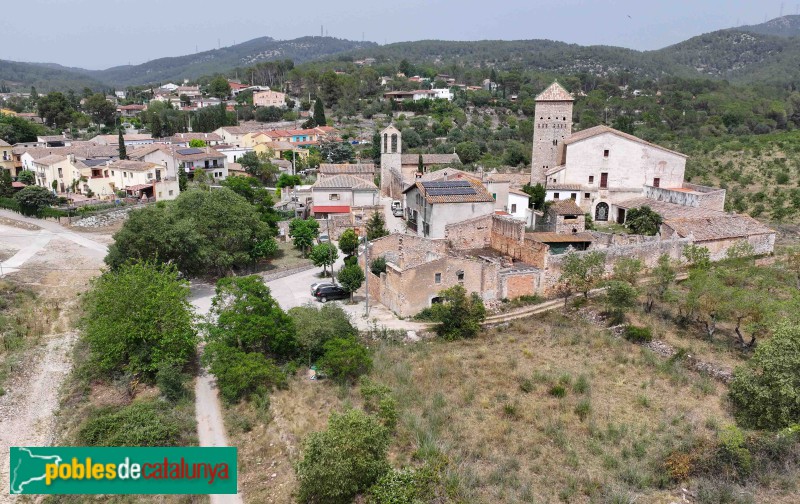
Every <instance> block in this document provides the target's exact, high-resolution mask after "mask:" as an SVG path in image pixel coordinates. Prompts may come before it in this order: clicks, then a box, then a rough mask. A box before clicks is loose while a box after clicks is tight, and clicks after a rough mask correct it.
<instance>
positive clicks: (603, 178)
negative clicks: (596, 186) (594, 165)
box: [600, 173, 608, 189]
mask: <svg viewBox="0 0 800 504" xmlns="http://www.w3.org/2000/svg"><path fill="white" fill-rule="evenodd" d="M600 188H601V189H608V173H601V174H600Z"/></svg>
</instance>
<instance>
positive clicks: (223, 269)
mask: <svg viewBox="0 0 800 504" xmlns="http://www.w3.org/2000/svg"><path fill="white" fill-rule="evenodd" d="M272 235H273V232H272V230H270V228H269V226H268V225H267V224H266V223H265V222H263V220H262V219H261V216H260V215H259V214H258V211H257V209H256V208H255V207H253V206H252V205H250V204H249V203H248V202H247V200H245V199H244V198H243V197H241V196H239V195H238V194H236V193H234V192H233V191H231V190H230V189H228V188H222V189H219V190H215V191H198V190H189V191H186V192H182V193H181V194H180V195H179V196H178V198H177V199H176V200H175V201H172V202H168V203H166V204H162V205H156V206H153V207H148V208H145V209H142V210H135V211H132V212H130V214H129V216H128V219H127V220H126V221H125V224H124V225H123V226H122V229H121V230H120V231H118V232H117V233H116V234H115V235H114V243H113V244H112V245H111V246H110V247H109V251H108V255H107V256H106V259H105V261H106V264H108V265H109V266H110V267H111V268H112V269H113V268H117V267H119V266H120V265H122V264H124V263H125V262H126V261H128V260H129V259H145V260H150V261H155V262H158V263H167V262H169V263H173V264H176V265H177V266H178V268H179V269H180V270H181V271H182V272H183V273H185V274H187V275H203V274H209V275H224V274H226V273H229V272H230V271H232V270H235V269H240V268H243V267H245V266H248V265H250V264H252V262H253V261H254V260H256V259H257V258H258V256H257V254H255V251H256V248H257V247H258V246H259V245H260V244H261V243H262V242H263V241H264V240H265V239H267V238H270V237H271V236H272Z"/></svg>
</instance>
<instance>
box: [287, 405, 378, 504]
mask: <svg viewBox="0 0 800 504" xmlns="http://www.w3.org/2000/svg"><path fill="white" fill-rule="evenodd" d="M388 446H389V433H388V431H387V429H386V428H385V427H383V426H382V425H380V424H379V423H378V422H376V421H375V419H374V418H372V417H371V416H369V415H367V414H366V413H364V412H362V411H359V410H354V409H351V410H348V411H347V412H345V413H342V414H339V413H333V414H331V416H330V418H329V419H328V428H327V429H326V430H323V431H320V432H314V433H312V434H311V435H309V436H308V438H307V439H306V442H305V443H304V447H303V458H302V459H301V460H300V462H299V463H298V464H297V479H298V481H299V491H298V493H299V498H300V501H301V502H325V503H330V504H346V503H348V504H349V503H350V502H352V501H353V497H354V496H355V495H356V494H358V493H359V492H363V491H365V490H367V489H368V488H369V487H370V486H372V485H373V484H374V483H375V482H376V481H378V479H379V478H380V477H381V476H383V475H384V474H386V473H387V472H388V471H389V464H388V462H387V458H386V453H387V449H388Z"/></svg>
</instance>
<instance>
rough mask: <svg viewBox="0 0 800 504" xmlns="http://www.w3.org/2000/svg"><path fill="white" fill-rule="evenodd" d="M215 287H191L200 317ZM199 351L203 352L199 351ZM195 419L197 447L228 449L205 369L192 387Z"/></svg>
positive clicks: (224, 502) (222, 503)
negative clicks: (198, 445)
mask: <svg viewBox="0 0 800 504" xmlns="http://www.w3.org/2000/svg"><path fill="white" fill-rule="evenodd" d="M213 296H214V287H213V286H211V285H207V284H192V297H191V302H192V305H194V307H195V312H196V313H197V314H198V315H200V316H206V315H208V312H209V310H210V309H211V298H212V297H213ZM201 351H202V348H201ZM194 395H195V418H196V419H197V438H198V440H199V442H200V446H230V445H229V444H228V434H227V432H226V430H225V422H224V421H223V420H222V405H221V404H220V402H219V394H218V393H217V383H216V380H215V378H214V375H212V374H211V373H209V372H208V370H206V369H205V368H204V369H202V370H201V371H200V376H198V377H197V379H196V380H195V384H194ZM242 502H243V501H242V497H241V491H240V493H239V494H237V495H212V496H211V503H212V504H242Z"/></svg>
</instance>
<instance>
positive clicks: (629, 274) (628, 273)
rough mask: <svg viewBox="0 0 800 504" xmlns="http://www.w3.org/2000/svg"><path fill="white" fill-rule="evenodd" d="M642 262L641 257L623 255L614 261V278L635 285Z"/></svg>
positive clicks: (640, 271) (642, 266)
mask: <svg viewBox="0 0 800 504" xmlns="http://www.w3.org/2000/svg"><path fill="white" fill-rule="evenodd" d="M643 268H644V264H643V263H642V260H641V259H637V258H635V257H623V258H620V259H619V260H617V262H615V263H614V272H613V274H612V276H613V278H614V280H619V281H621V282H627V283H629V284H630V285H633V286H636V284H637V283H638V282H639V278H640V276H641V273H642V269H643Z"/></svg>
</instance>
